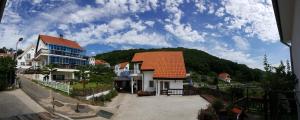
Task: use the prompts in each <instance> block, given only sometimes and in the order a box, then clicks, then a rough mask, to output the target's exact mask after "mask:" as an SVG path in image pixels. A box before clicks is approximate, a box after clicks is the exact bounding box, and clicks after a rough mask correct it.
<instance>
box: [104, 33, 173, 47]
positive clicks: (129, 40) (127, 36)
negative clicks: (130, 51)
mask: <svg viewBox="0 0 300 120" xmlns="http://www.w3.org/2000/svg"><path fill="white" fill-rule="evenodd" d="M105 41H106V42H107V43H117V44H130V45H150V46H156V47H170V46H171V45H170V44H169V43H168V42H167V41H166V39H165V38H164V37H163V36H161V35H158V34H156V33H140V34H139V33H138V32H137V31H135V30H131V31H128V32H126V33H124V34H122V33H118V34H116V35H113V36H110V37H108V38H107V39H106V40H105Z"/></svg>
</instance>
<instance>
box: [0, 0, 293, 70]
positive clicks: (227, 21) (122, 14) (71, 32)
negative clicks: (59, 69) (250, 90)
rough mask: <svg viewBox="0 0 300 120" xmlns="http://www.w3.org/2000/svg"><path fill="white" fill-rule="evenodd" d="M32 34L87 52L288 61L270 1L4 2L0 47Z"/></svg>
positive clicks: (31, 38)
mask: <svg viewBox="0 0 300 120" xmlns="http://www.w3.org/2000/svg"><path fill="white" fill-rule="evenodd" d="M39 34H46V35H53V36H58V35H59V34H63V35H64V37H65V38H67V39H71V40H75V41H77V42H78V43H79V44H80V45H82V46H83V47H85V49H86V51H87V54H88V55H95V54H97V53H103V52H107V51H112V50H119V49H131V48H161V47H186V48H194V49H199V50H203V51H205V52H208V53H210V54H212V55H214V56H218V57H220V58H224V59H228V60H232V61H234V62H238V63H243V64H246V65H248V66H249V67H252V68H262V58H263V55H264V54H267V55H268V56H269V59H270V62H271V63H272V64H274V65H276V64H278V63H279V62H280V60H286V59H289V51H288V48H287V47H286V46H284V45H283V44H281V43H280V41H279V36H278V31H277V26H276V21H275V17H274V13H273V8H272V3H271V0H161V1H158V0H8V2H7V5H6V9H5V12H4V18H3V19H2V23H1V26H0V38H1V39H0V47H3V46H6V47H14V46H15V42H16V40H17V39H18V38H20V37H23V38H24V41H23V42H22V43H21V44H22V45H20V47H21V48H26V46H29V45H30V44H35V43H36V40H37V36H38V35H39Z"/></svg>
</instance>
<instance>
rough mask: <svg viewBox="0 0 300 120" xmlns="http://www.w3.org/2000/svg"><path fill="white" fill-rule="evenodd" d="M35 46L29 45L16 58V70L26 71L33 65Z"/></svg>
mask: <svg viewBox="0 0 300 120" xmlns="http://www.w3.org/2000/svg"><path fill="white" fill-rule="evenodd" d="M34 53H35V46H34V45H31V46H29V47H28V48H26V49H25V50H24V52H23V53H22V54H21V55H19V56H18V57H17V69H28V68H31V67H32V65H33V59H34Z"/></svg>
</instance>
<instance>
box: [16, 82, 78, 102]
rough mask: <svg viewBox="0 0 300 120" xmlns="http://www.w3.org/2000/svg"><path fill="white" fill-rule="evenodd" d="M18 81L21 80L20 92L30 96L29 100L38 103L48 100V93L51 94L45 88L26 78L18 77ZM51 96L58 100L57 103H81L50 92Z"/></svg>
mask: <svg viewBox="0 0 300 120" xmlns="http://www.w3.org/2000/svg"><path fill="white" fill-rule="evenodd" d="M20 79H21V85H22V90H23V91H24V92H25V93H26V94H28V95H29V96H31V98H32V99H34V100H35V101H40V100H42V99H49V98H50V93H51V90H50V89H46V88H45V87H43V86H41V85H37V84H36V83H33V82H32V81H31V80H29V79H27V78H24V77H20ZM52 95H53V96H54V98H55V99H56V100H59V101H62V102H65V103H71V104H76V103H81V102H79V101H78V100H76V99H73V98H70V97H66V96H64V95H61V94H59V93H56V92H54V91H52Z"/></svg>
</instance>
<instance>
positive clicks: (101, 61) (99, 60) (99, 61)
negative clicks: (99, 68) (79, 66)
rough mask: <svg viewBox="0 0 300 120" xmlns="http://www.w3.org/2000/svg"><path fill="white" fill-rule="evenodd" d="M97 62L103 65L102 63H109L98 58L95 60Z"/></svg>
mask: <svg viewBox="0 0 300 120" xmlns="http://www.w3.org/2000/svg"><path fill="white" fill-rule="evenodd" d="M95 64H96V65H101V64H107V62H106V61H104V60H101V59H98V60H95Z"/></svg>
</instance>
